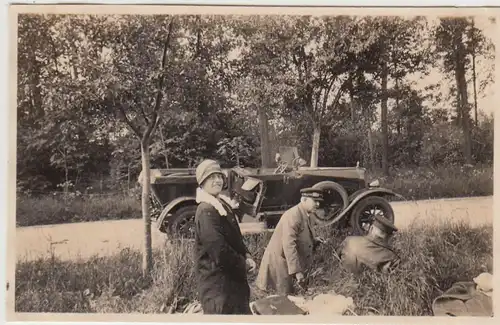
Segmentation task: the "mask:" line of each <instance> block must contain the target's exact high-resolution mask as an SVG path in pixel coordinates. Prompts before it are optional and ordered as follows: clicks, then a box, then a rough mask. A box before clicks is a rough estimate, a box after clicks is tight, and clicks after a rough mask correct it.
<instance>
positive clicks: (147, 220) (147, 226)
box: [141, 141, 153, 276]
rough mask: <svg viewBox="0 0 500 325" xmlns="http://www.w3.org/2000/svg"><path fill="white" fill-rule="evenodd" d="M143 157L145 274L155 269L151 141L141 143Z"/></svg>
mask: <svg viewBox="0 0 500 325" xmlns="http://www.w3.org/2000/svg"><path fill="white" fill-rule="evenodd" d="M141 158H142V175H143V179H142V180H143V183H142V196H141V204H142V219H143V222H144V246H143V254H142V274H143V275H144V276H147V275H150V274H151V270H152V269H153V252H152V241H151V215H150V211H149V210H150V209H149V208H150V207H149V193H150V183H151V182H150V181H151V172H150V156H149V141H143V142H142V143H141Z"/></svg>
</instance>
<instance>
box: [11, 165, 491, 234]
mask: <svg viewBox="0 0 500 325" xmlns="http://www.w3.org/2000/svg"><path fill="white" fill-rule="evenodd" d="M375 178H378V179H380V180H381V186H383V187H385V188H388V189H391V190H393V191H395V192H396V193H399V194H401V195H403V196H404V197H405V198H407V199H409V200H421V199H437V198H448V197H466V196H486V195H492V194H493V168H492V167H485V168H474V169H467V168H464V167H456V168H438V169H432V168H416V169H401V170H394V171H392V172H391V176H390V177H385V176H383V175H382V174H381V173H380V172H378V171H375V172H371V173H369V174H368V180H372V179H375ZM140 217H141V202H140V198H139V197H134V196H127V195H123V194H121V195H113V196H112V195H96V196H93V197H88V196H80V197H73V198H68V199H66V200H64V199H63V198H60V197H53V196H42V197H31V196H25V195H22V194H20V195H19V196H18V198H17V212H16V224H17V226H19V227H23V226H35V225H46V224H58V223H70V222H82V221H98V220H113V219H133V218H140Z"/></svg>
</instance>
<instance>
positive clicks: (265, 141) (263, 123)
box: [258, 104, 271, 168]
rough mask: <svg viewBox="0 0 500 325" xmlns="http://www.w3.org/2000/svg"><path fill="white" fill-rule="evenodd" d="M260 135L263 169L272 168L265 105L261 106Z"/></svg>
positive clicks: (259, 110)
mask: <svg viewBox="0 0 500 325" xmlns="http://www.w3.org/2000/svg"><path fill="white" fill-rule="evenodd" d="M258 112H259V133H260V159H261V165H262V168H269V167H271V151H270V150H269V149H270V148H269V122H268V119H267V110H266V108H265V106H264V105H262V104H259V107H258Z"/></svg>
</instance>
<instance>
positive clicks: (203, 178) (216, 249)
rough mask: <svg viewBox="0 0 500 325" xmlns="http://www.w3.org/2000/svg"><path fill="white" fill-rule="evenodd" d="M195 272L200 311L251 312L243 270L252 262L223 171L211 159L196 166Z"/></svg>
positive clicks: (252, 263) (219, 312) (221, 312)
mask: <svg viewBox="0 0 500 325" xmlns="http://www.w3.org/2000/svg"><path fill="white" fill-rule="evenodd" d="M196 181H197V182H198V185H199V188H198V189H197V193H196V202H197V203H198V208H197V210H196V215H195V230H196V234H195V241H196V274H197V276H198V293H199V296H200V300H201V304H202V309H203V313H204V314H251V311H250V306H249V303H250V287H249V286H248V280H247V272H248V271H250V272H253V271H254V270H255V268H256V264H255V262H254V261H253V259H252V258H251V255H250V253H249V252H248V249H247V248H246V246H245V244H244V243H243V236H242V235H241V231H240V228H239V225H238V221H237V220H236V217H235V215H234V212H233V208H235V206H234V205H233V204H232V202H231V200H230V199H229V198H228V197H226V196H224V195H221V194H220V193H221V191H222V188H223V185H224V174H223V173H222V169H221V167H220V165H219V164H218V163H217V162H216V161H214V160H209V159H207V160H204V161H203V162H202V163H200V164H199V165H198V167H197V168H196Z"/></svg>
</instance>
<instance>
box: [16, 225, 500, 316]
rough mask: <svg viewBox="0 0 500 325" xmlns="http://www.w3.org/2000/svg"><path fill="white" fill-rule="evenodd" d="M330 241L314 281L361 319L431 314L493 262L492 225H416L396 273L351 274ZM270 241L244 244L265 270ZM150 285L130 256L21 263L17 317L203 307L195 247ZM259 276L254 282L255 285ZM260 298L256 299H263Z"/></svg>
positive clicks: (161, 261) (180, 248) (167, 261)
mask: <svg viewBox="0 0 500 325" xmlns="http://www.w3.org/2000/svg"><path fill="white" fill-rule="evenodd" d="M319 234H320V235H322V236H324V237H326V238H329V239H330V241H329V242H328V243H327V244H325V245H323V246H320V247H319V249H318V251H317V252H316V254H315V261H314V268H313V269H316V270H320V272H316V274H315V275H314V276H312V277H311V278H310V283H309V287H310V288H311V289H312V290H313V291H314V292H315V293H321V292H332V291H333V292H335V293H338V294H342V295H345V296H351V297H353V299H354V302H355V304H356V308H355V310H354V312H355V313H356V314H358V315H367V314H381V315H405V316H416V315H430V314H431V309H430V308H431V303H432V300H433V299H434V298H435V297H436V296H437V295H439V294H440V293H442V292H443V291H444V290H446V289H447V288H449V287H450V286H451V285H452V283H454V282H456V281H471V280H472V278H473V277H474V276H477V275H478V274H479V273H481V272H483V271H485V269H484V266H483V264H484V263H485V262H486V260H487V258H491V256H492V236H493V229H492V227H491V226H483V227H479V228H470V227H469V226H468V225H466V224H463V223H454V224H452V223H444V224H442V225H441V226H440V227H436V226H425V225H424V226H420V225H411V226H410V227H409V228H408V229H405V230H402V231H400V232H399V233H397V234H396V236H395V238H394V243H393V245H394V247H395V249H396V250H397V251H398V252H399V253H400V255H401V256H402V258H403V263H402V265H401V267H400V268H399V269H398V270H396V271H394V273H392V274H379V273H372V272H365V273H363V274H362V275H361V276H358V277H355V276H353V275H351V274H349V273H347V272H346V271H344V270H343V269H342V268H341V267H340V265H339V261H338V259H337V258H335V250H336V249H337V248H338V246H339V244H340V242H341V241H342V240H343V239H344V238H345V235H346V234H345V233H342V232H340V231H337V230H325V229H319ZM269 239H270V234H269V233H267V234H259V235H251V236H247V237H246V238H245V241H246V243H247V245H248V247H249V249H250V251H251V252H253V254H254V256H255V260H256V262H257V264H259V263H260V260H261V258H262V254H263V253H264V249H265V246H266V244H267V242H268V240H269ZM154 261H155V265H154V271H153V276H152V278H151V279H149V280H148V279H145V278H144V277H143V276H142V272H141V268H140V266H141V255H140V253H139V252H136V251H132V250H129V249H125V250H122V251H121V252H120V253H119V254H117V255H115V256H112V257H106V258H104V257H94V258H91V259H90V260H87V261H76V262H67V261H60V260H58V259H55V258H51V259H40V260H36V261H23V262H19V263H18V264H17V267H16V311H18V312H113V313H130V312H139V313H168V312H174V311H182V309H183V307H184V306H185V305H186V304H187V303H188V302H191V301H193V300H196V298H197V295H196V282H195V275H194V270H193V267H194V262H193V247H192V242H188V241H183V242H179V241H176V242H169V243H168V244H166V245H165V247H164V248H163V249H161V250H160V249H159V250H156V251H155V252H154ZM254 279H255V276H252V277H251V278H250V283H251V286H252V287H253V285H252V283H253V281H254ZM252 291H253V290H252ZM258 297H259V296H258V295H255V293H254V294H253V295H252V299H255V298H258Z"/></svg>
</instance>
